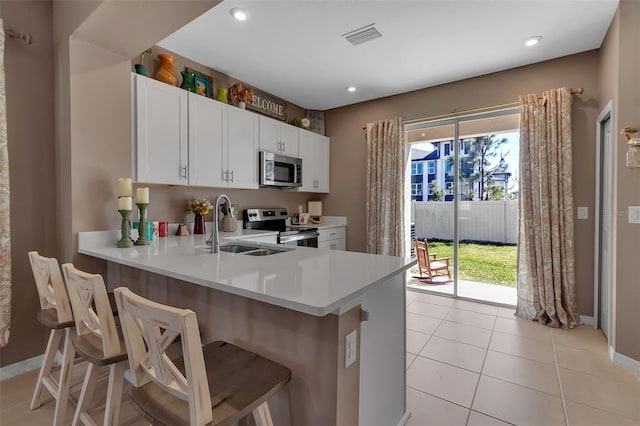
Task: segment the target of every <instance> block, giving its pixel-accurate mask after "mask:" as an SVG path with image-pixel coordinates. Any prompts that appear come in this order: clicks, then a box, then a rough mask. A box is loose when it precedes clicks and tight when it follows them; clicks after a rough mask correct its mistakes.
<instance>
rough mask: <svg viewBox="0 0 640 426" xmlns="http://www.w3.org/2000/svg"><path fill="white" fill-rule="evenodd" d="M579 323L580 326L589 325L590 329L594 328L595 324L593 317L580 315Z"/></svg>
mask: <svg viewBox="0 0 640 426" xmlns="http://www.w3.org/2000/svg"><path fill="white" fill-rule="evenodd" d="M580 322H581V323H582V325H590V326H591V327H595V326H596V322H595V320H594V319H593V317H590V316H588V315H580Z"/></svg>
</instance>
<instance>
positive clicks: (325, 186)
mask: <svg viewBox="0 0 640 426" xmlns="http://www.w3.org/2000/svg"><path fill="white" fill-rule="evenodd" d="M315 144H316V150H317V155H318V168H317V172H316V173H317V180H318V181H317V183H316V191H317V192H327V193H328V192H329V138H328V137H326V136H322V135H316V141H315Z"/></svg>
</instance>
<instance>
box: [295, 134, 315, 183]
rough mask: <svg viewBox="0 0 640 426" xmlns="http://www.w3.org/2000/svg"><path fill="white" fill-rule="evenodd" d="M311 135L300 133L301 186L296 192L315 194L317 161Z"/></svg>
mask: <svg viewBox="0 0 640 426" xmlns="http://www.w3.org/2000/svg"><path fill="white" fill-rule="evenodd" d="M316 157H317V153H316V147H315V144H314V139H313V135H312V134H311V132H307V131H300V158H302V186H301V187H299V188H298V191H302V192H315V191H316V182H317V175H318V173H317V170H318V159H317V158H316Z"/></svg>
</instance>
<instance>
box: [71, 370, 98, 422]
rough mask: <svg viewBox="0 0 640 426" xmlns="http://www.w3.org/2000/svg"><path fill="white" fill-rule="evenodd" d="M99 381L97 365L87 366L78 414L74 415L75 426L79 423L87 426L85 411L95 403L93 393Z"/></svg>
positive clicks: (77, 409) (77, 408)
mask: <svg viewBox="0 0 640 426" xmlns="http://www.w3.org/2000/svg"><path fill="white" fill-rule="evenodd" d="M97 381H98V369H97V368H96V366H95V365H93V364H91V363H90V364H89V365H88V366H87V373H86V374H85V376H84V381H83V382H82V390H81V391H80V398H79V399H78V406H77V407H76V412H75V414H74V415H73V423H72V425H73V426H76V425H77V424H78V422H81V423H83V424H86V423H87V421H86V419H85V417H86V414H85V411H86V410H88V409H89V407H90V405H91V402H92V401H93V393H94V391H95V389H96V382H97ZM89 424H91V423H89Z"/></svg>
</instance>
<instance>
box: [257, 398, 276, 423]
mask: <svg viewBox="0 0 640 426" xmlns="http://www.w3.org/2000/svg"><path fill="white" fill-rule="evenodd" d="M253 419H254V420H255V422H256V426H273V420H271V411H269V405H267V402H266V401H265V402H263V403H262V404H260V405H258V407H256V409H255V410H253Z"/></svg>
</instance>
